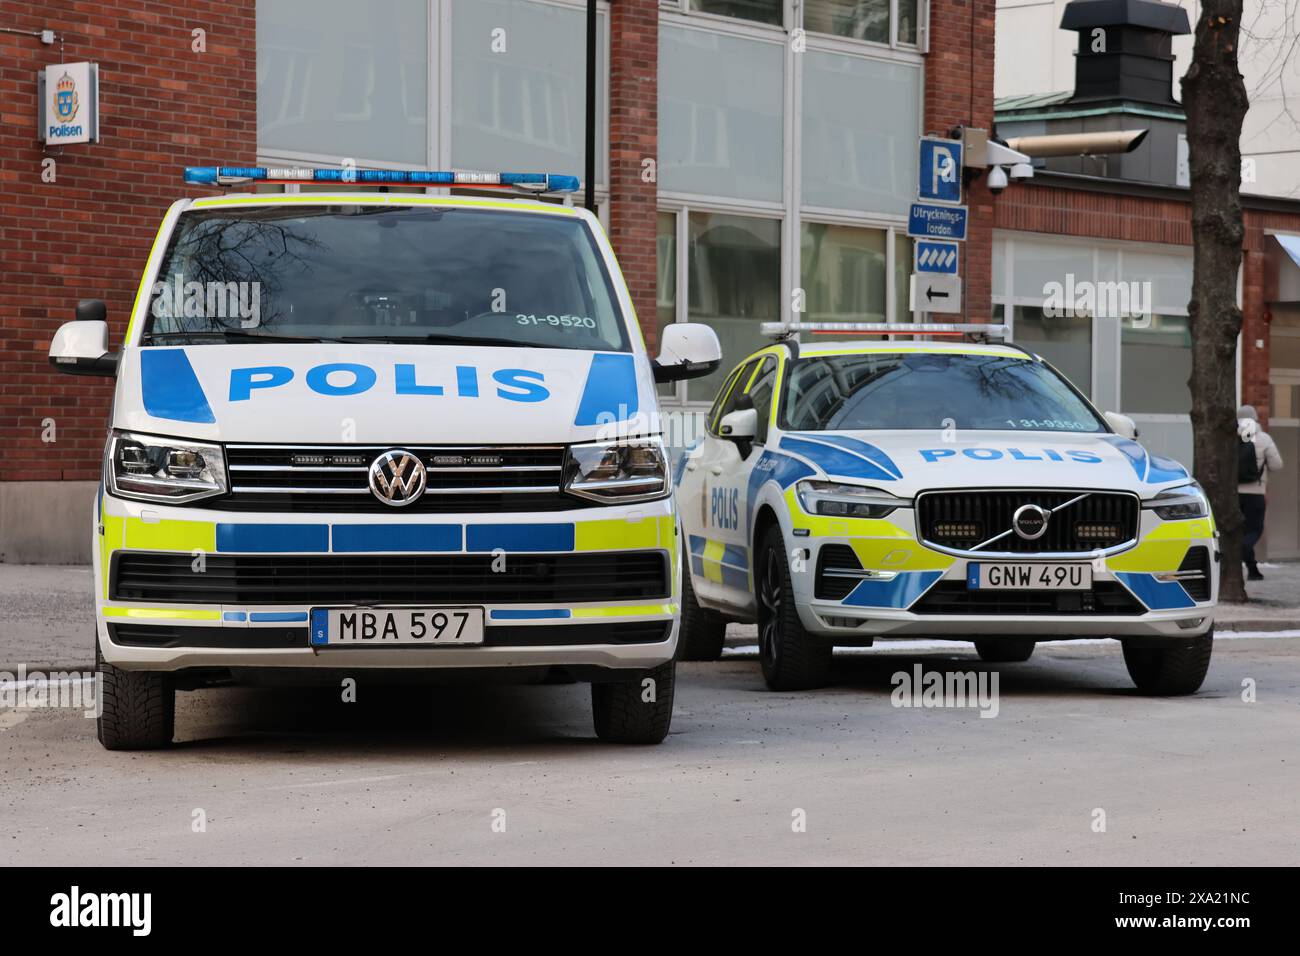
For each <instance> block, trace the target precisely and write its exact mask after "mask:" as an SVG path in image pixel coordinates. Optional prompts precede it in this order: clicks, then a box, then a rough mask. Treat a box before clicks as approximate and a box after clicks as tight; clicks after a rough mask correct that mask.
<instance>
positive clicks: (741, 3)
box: [690, 0, 782, 25]
mask: <svg viewBox="0 0 1300 956" xmlns="http://www.w3.org/2000/svg"><path fill="white" fill-rule="evenodd" d="M781 6H782V0H691V3H690V8H691V9H692V10H698V11H699V12H700V13H715V14H717V15H718V16H723V17H737V18H739V19H741V20H756V21H758V22H759V23H772V24H777V25H779V24H780V23H781Z"/></svg>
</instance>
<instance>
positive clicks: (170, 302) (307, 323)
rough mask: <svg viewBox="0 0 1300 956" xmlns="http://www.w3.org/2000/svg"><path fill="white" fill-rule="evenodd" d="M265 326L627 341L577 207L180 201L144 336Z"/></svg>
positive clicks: (303, 332) (372, 336)
mask: <svg viewBox="0 0 1300 956" xmlns="http://www.w3.org/2000/svg"><path fill="white" fill-rule="evenodd" d="M258 339H265V340H267V341H281V342H283V341H308V342H321V341H332V342H429V343H448V342H450V343H455V342H458V341H464V342H466V343H470V344H483V345H509V346H524V347H527V346H534V347H539V348H564V349H587V350H599V351H615V352H621V351H627V350H628V347H629V346H628V339H627V333H626V330H625V327H624V323H623V320H622V316H621V314H620V311H619V307H618V300H617V297H616V295H615V292H614V288H613V285H612V283H611V281H610V276H609V273H608V272H607V270H606V268H605V264H604V262H603V261H602V259H601V256H600V252H599V249H598V247H597V246H596V242H595V239H594V238H593V237H592V235H591V233H590V232H589V230H588V229H587V228H586V226H585V225H584V223H583V222H582V221H580V220H579V219H577V218H576V217H575V218H569V217H567V216H560V215H549V214H544V213H527V212H511V211H506V210H490V209H462V208H444V207H437V206H416V207H412V206H398V205H392V206H380V205H374V206H363V205H356V206H353V205H333V206H330V205H322V206H294V207H292V208H289V207H285V206H271V207H267V206H262V207H248V208H243V209H220V210H202V211H197V210H196V211H192V212H188V213H185V214H184V215H183V216H182V217H181V219H180V220H179V222H178V224H177V228H176V230H175V233H174V234H173V236H172V240H171V243H170V244H169V246H168V249H167V253H166V256H165V258H164V260H163V265H162V270H161V272H160V273H159V276H158V281H157V282H156V283H155V284H154V287H153V290H152V298H151V302H150V310H149V316H148V320H147V323H146V325H145V329H144V335H143V339H142V342H143V344H145V345H174V344H181V343H184V344H190V343H202V342H256V341H257V340H258Z"/></svg>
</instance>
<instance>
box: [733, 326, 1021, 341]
mask: <svg viewBox="0 0 1300 956" xmlns="http://www.w3.org/2000/svg"><path fill="white" fill-rule="evenodd" d="M759 329H760V331H761V333H762V334H763V335H770V336H775V337H776V338H786V337H788V336H791V335H794V334H795V333H797V332H812V333H813V334H814V335H846V334H847V335H908V336H917V335H955V336H968V337H970V338H983V339H1008V338H1010V337H1011V329H1010V327H1008V326H1006V325H1001V324H997V323H978V322H764V323H763V324H762V325H761V326H759Z"/></svg>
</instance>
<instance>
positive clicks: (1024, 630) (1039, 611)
mask: <svg viewBox="0 0 1300 956" xmlns="http://www.w3.org/2000/svg"><path fill="white" fill-rule="evenodd" d="M839 525H840V526H839V527H838V528H836V530H844V531H846V532H847V534H845V535H843V536H834V537H832V536H829V535H823V536H820V537H817V538H814V539H812V540H811V541H809V544H810V545H811V547H810V548H809V550H808V558H807V568H808V571H809V572H810V573H807V574H804V575H795V576H794V579H795V580H794V586H795V597H796V605H797V606H798V609H799V614H800V618H801V620H802V622H803V625H804V627H805V628H806V629H807V630H808V631H810V632H811V633H815V634H819V635H821V636H823V637H828V638H831V639H833V640H835V641H836V642H837V643H844V644H852V643H855V642H858V643H862V642H866V641H867V640H869V639H870V638H872V637H876V636H880V637H901V638H913V637H914V638H921V637H939V638H950V639H953V640H969V639H973V638H975V637H986V636H998V637H1026V638H1037V639H1043V640H1068V639H1070V638H1089V637H1093V638H1095V637H1111V638H1121V639H1126V640H1127V639H1134V640H1137V639H1141V640H1150V641H1153V642H1160V641H1163V640H1173V641H1177V640H1187V639H1189V638H1194V637H1198V636H1200V635H1202V634H1205V633H1207V632H1208V631H1209V630H1210V629H1211V628H1212V627H1213V626H1214V609H1215V603H1216V600H1217V596H1218V560H1219V556H1218V542H1217V540H1216V539H1215V537H1214V531H1213V527H1212V525H1211V524H1210V523H1209V521H1208V520H1205V519H1199V520H1188V521H1175V522H1161V521H1159V519H1157V518H1155V516H1154V515H1151V514H1150V513H1149V512H1148V513H1144V515H1143V525H1142V527H1141V534H1140V535H1139V540H1138V543H1137V544H1136V545H1134V546H1133V547H1131V548H1128V549H1127V550H1124V551H1121V552H1118V553H1115V554H1111V555H1105V556H1093V555H1088V554H1080V555H1077V556H1070V557H1068V558H1067V557H1060V556H1056V557H1038V556H1035V555H1032V554H1026V555H1024V556H1017V557H1016V558H1015V559H1014V561H1012V560H1006V561H1003V560H997V561H995V562H994V563H999V564H1002V563H1017V564H1020V563H1028V564H1035V563H1086V564H1089V565H1090V566H1091V569H1092V579H1093V590H1092V591H1090V592H1078V593H1076V594H1074V595H1072V596H1070V597H1064V596H1062V597H1061V598H1060V600H1059V601H1058V600H1057V598H1055V597H1054V596H1052V597H1048V598H1046V599H1044V598H1043V597H1042V595H1044V594H1045V593H1046V594H1054V592H1042V591H1039V592H1025V591H1006V592H1000V594H1001V595H1005V599H1003V598H1001V597H999V598H997V599H996V600H990V601H988V602H987V603H983V604H982V606H981V602H980V601H977V600H968V599H967V596H968V595H969V593H970V592H969V585H968V583H967V582H968V568H969V565H971V564H973V563H974V562H975V561H976V560H981V561H988V560H989V559H987V558H980V559H975V558H967V557H963V556H959V555H956V554H949V553H946V552H945V553H941V552H939V551H936V550H933V549H930V548H927V547H925V546H924V545H922V544H921V543H920V542H918V541H917V540H915V538H914V537H913V536H912V534H910V533H906V532H904V531H903V530H902V529H901V528H898V527H890V526H887V525H886V524H885V523H883V522H878V521H877V522H874V523H873V522H867V521H864V522H861V523H860V524H859V523H849V522H840V523H839ZM859 530H860V531H864V532H872V533H874V534H875V535H878V536H876V537H872V536H869V535H865V534H864V535H863V536H860V537H859V536H855V535H854V534H853V532H854V531H859ZM910 530H911V529H909V531H910ZM796 540H797V539H796ZM804 540H805V541H808V539H807V538H805V539H804ZM836 546H838V548H839V554H840V555H841V556H844V555H847V554H849V553H850V552H851V553H852V554H854V555H856V557H857V558H858V562H857V563H858V564H860V565H861V568H862V571H863V573H864V574H867V575H871V574H873V573H874V574H875V577H874V578H866V579H864V580H863V581H861V582H859V583H855V584H853V585H851V588H852V590H850V591H849V593H846V594H845V593H836V594H834V595H832V596H829V597H828V595H827V594H825V593H823V591H824V590H825V579H824V578H820V575H822V573H823V570H824V564H823V562H821V561H820V560H819V559H820V558H821V556H822V550H823V549H827V548H831V547H836ZM1196 548H1200V549H1204V552H1203V554H1201V553H1198V552H1194V551H1193V549H1196ZM827 553H828V554H829V553H830V552H827ZM1194 554H1195V555H1197V557H1198V558H1203V559H1204V561H1205V562H1206V572H1207V578H1206V579H1205V580H1204V581H1203V583H1202V586H1201V587H1200V588H1196V587H1191V588H1190V589H1189V587H1188V586H1184V584H1183V583H1180V582H1179V581H1178V580H1177V579H1176V578H1175V577H1174V575H1175V574H1177V573H1178V569H1179V568H1180V567H1182V566H1183V561H1184V560H1185V559H1190V557H1191V556H1192V555H1194ZM837 560H839V561H840V562H841V563H843V557H840V558H839V559H837ZM819 580H820V581H821V584H819ZM982 596H987V592H985V595H982Z"/></svg>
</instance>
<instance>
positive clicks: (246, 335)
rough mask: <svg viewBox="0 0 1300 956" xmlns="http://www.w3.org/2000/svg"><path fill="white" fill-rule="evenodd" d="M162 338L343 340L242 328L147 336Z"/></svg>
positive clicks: (146, 339) (148, 340)
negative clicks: (269, 332) (267, 332)
mask: <svg viewBox="0 0 1300 956" xmlns="http://www.w3.org/2000/svg"><path fill="white" fill-rule="evenodd" d="M160 339H166V340H169V342H170V340H172V339H176V340H178V341H179V343H181V344H183V343H185V342H191V341H194V340H202V339H220V340H221V341H223V342H259V341H260V342H341V341H343V340H342V339H329V338H322V337H320V336H315V335H269V334H266V333H259V332H245V331H243V330H241V329H222V330H221V331H209V332H157V333H151V334H150V335H148V336H146V337H145V342H146V343H153V342H157V341H158V340H160Z"/></svg>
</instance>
